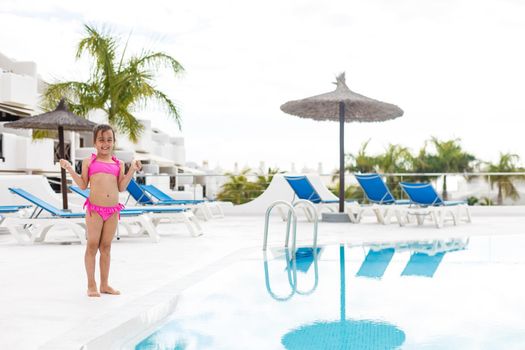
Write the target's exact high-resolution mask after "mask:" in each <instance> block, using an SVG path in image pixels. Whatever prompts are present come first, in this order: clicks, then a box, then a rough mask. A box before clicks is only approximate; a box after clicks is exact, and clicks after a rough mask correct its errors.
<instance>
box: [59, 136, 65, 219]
mask: <svg viewBox="0 0 525 350" xmlns="http://www.w3.org/2000/svg"><path fill="white" fill-rule="evenodd" d="M58 149H59V152H60V158H61V159H64V153H65V151H64V127H62V126H59V127H58ZM60 181H61V185H60V187H61V190H62V208H63V209H67V182H66V170H65V169H64V168H62V167H61V168H60Z"/></svg>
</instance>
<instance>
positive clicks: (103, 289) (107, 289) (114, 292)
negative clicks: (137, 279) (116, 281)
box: [100, 286, 120, 295]
mask: <svg viewBox="0 0 525 350" xmlns="http://www.w3.org/2000/svg"><path fill="white" fill-rule="evenodd" d="M100 293H103V294H111V295H120V292H119V291H118V290H116V289H113V288H111V287H110V286H106V287H100Z"/></svg>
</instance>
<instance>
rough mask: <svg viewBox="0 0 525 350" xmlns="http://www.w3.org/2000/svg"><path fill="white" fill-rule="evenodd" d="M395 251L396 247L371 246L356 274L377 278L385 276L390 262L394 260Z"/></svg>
mask: <svg viewBox="0 0 525 350" xmlns="http://www.w3.org/2000/svg"><path fill="white" fill-rule="evenodd" d="M395 251H396V250H395V248H384V249H379V250H375V249H373V248H370V250H369V251H368V254H366V257H365V260H364V261H363V263H362V264H361V267H360V268H359V271H357V274H356V276H359V277H370V278H377V279H379V278H381V277H383V275H384V273H385V271H386V268H387V267H388V265H389V264H390V261H392V257H393V256H394V253H395Z"/></svg>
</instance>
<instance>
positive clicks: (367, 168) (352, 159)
mask: <svg viewBox="0 0 525 350" xmlns="http://www.w3.org/2000/svg"><path fill="white" fill-rule="evenodd" d="M369 143H370V140H368V141H366V142H364V143H363V144H362V145H361V147H360V148H359V150H358V151H357V154H352V153H348V154H346V165H345V171H349V172H360V173H372V172H375V171H377V157H374V156H370V155H368V154H367V152H366V148H367V147H368V144H369ZM336 175H337V176H339V172H337V173H336Z"/></svg>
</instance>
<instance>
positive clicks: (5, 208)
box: [0, 205, 31, 214]
mask: <svg viewBox="0 0 525 350" xmlns="http://www.w3.org/2000/svg"><path fill="white" fill-rule="evenodd" d="M30 207H31V206H30V205H0V214H11V213H17V212H18V211H20V210H22V209H25V208H30Z"/></svg>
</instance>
